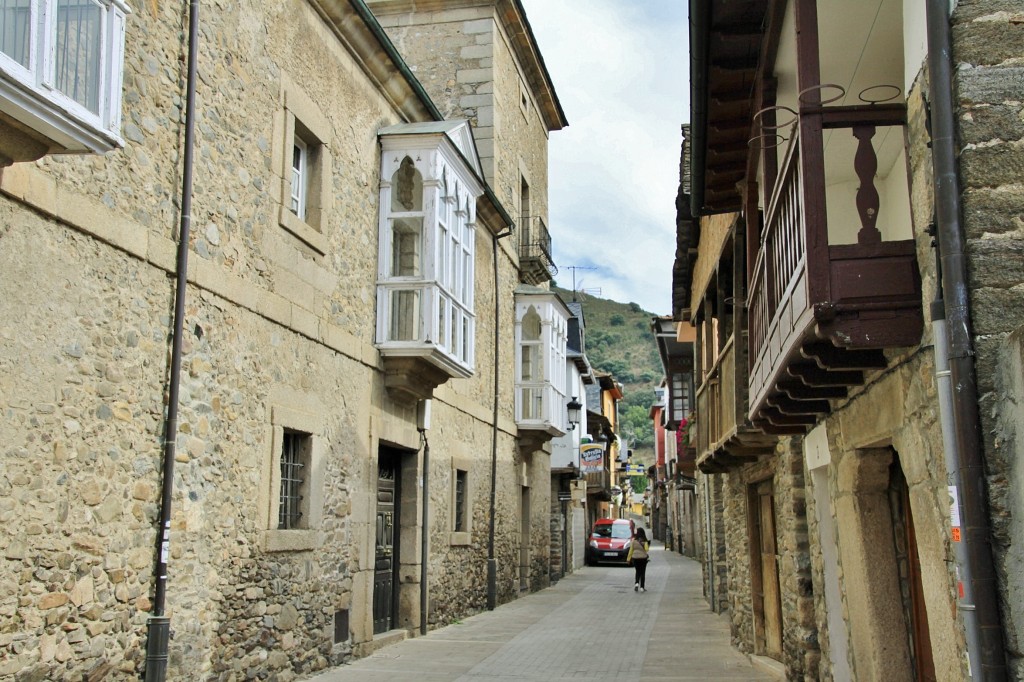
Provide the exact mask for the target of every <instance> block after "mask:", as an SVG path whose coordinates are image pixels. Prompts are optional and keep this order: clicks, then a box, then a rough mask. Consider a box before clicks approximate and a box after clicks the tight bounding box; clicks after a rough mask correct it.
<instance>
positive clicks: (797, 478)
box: [722, 439, 820, 680]
mask: <svg viewBox="0 0 1024 682" xmlns="http://www.w3.org/2000/svg"><path fill="white" fill-rule="evenodd" d="M722 478H723V479H724V490H723V492H724V495H723V497H724V519H725V532H726V546H727V551H728V554H727V561H728V571H729V616H730V621H731V630H732V639H733V644H734V645H735V646H736V647H737V648H739V649H740V650H741V651H744V652H747V653H752V654H764V653H765V652H764V651H761V650H758V645H757V643H756V641H755V639H756V638H755V622H754V605H753V594H752V590H751V584H752V582H751V581H752V577H751V561H753V558H752V556H753V555H752V554H751V552H752V548H751V546H750V539H751V529H750V509H749V491H750V486H752V485H754V484H756V483H758V482H760V481H766V480H771V481H772V490H773V495H774V510H775V543H776V554H777V556H778V559H777V561H776V564H777V570H778V580H779V595H780V600H781V609H782V611H781V613H782V623H781V627H782V652H781V658H782V662H783V664H784V665H785V666H786V675H787V679H791V680H796V679H803V677H804V675H805V673H806V672H807V671H811V670H815V669H816V668H817V661H818V656H819V655H820V654H819V651H818V646H817V628H816V625H815V623H814V601H813V588H812V581H811V566H810V548H809V539H808V532H807V516H806V502H805V498H804V494H805V490H804V473H803V452H802V449H801V447H800V440H799V439H783V440H782V441H781V442H780V444H779V446H778V447H777V449H776V452H775V455H774V456H773V457H771V458H765V459H763V460H761V461H759V462H757V463H755V464H749V465H746V466H743V467H741V468H739V469H737V470H736V471H734V472H730V473H729V474H726V475H724V476H723V477H722Z"/></svg>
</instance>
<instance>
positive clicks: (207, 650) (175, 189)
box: [0, 1, 549, 680]
mask: <svg viewBox="0 0 1024 682" xmlns="http://www.w3.org/2000/svg"><path fill="white" fill-rule="evenodd" d="M136 10H137V11H136V12H135V13H133V14H132V15H131V16H130V17H129V20H128V26H127V31H128V37H127V41H126V59H125V88H124V99H123V107H124V126H123V134H124V137H125V140H126V145H125V148H124V149H123V150H120V151H115V152H112V153H110V154H107V155H105V156H69V157H47V158H44V159H42V160H40V161H39V162H37V163H32V164H16V165H14V166H11V167H8V168H6V169H4V170H3V172H2V175H0V192H2V195H0V225H3V230H2V231H0V297H2V298H3V300H4V301H5V302H6V303H5V305H4V306H3V307H2V308H0V413H2V414H3V419H2V420H0V440H2V442H3V443H4V446H3V448H2V449H0V521H2V524H0V546H2V547H3V548H4V549H3V551H2V555H0V576H2V578H0V652H2V655H0V661H2V662H0V679H14V676H15V674H18V675H19V677H18V679H22V678H24V679H66V680H78V679H85V678H87V677H88V679H102V678H103V677H104V676H105V675H106V676H110V678H111V679H114V678H117V679H124V678H128V677H132V676H134V675H136V674H137V671H138V670H140V668H141V667H142V665H143V663H144V657H145V651H144V647H145V642H146V622H147V617H148V615H149V614H148V612H149V610H150V609H151V607H152V593H153V580H152V572H153V563H154V548H155V532H154V531H155V524H156V521H157V515H158V507H159V495H160V486H161V474H160V468H161V462H162V456H163V447H162V437H163V429H164V410H165V405H164V391H165V384H166V380H167V371H168V369H167V367H168V364H167V356H168V349H169V342H168V338H169V335H170V324H171V317H172V306H173V279H172V278H171V277H170V276H169V275H170V274H171V273H172V272H173V271H174V269H175V248H176V244H175V237H176V234H177V229H178V216H177V204H178V201H179V199H178V193H179V189H180V184H181V178H180V172H181V171H180V159H181V149H180V145H181V135H182V116H183V112H182V101H183V97H184V93H183V87H184V86H183V74H182V68H183V67H182V64H183V63H184V59H183V55H184V51H185V47H184V45H183V43H182V40H183V35H184V34H185V32H184V31H183V17H182V15H181V12H180V7H175V6H170V5H167V4H165V3H160V4H157V3H154V4H152V6H150V5H145V6H142V7H138V8H136ZM202 21H203V24H202V32H201V40H200V44H201V47H200V55H199V76H200V78H199V83H198V92H197V128H196V131H197V139H196V167H195V196H194V203H193V211H192V217H193V219H192V239H191V252H190V286H189V289H188V298H187V307H186V320H185V331H186V334H185V339H184V344H183V368H184V369H183V375H182V383H181V398H180V403H181V411H180V416H179V419H180V424H179V427H180V428H179V434H178V437H177V439H176V457H175V460H176V461H175V478H174V497H173V517H172V525H171V544H170V569H169V576H170V583H169V585H168V601H167V607H168V615H170V616H171V619H172V620H171V623H172V625H171V627H172V630H173V638H172V640H171V646H170V674H169V678H170V679H218V680H240V679H249V678H252V677H254V676H256V674H257V673H259V674H270V675H273V676H275V677H276V678H277V679H281V680H287V679H293V678H294V677H295V676H296V675H299V674H303V673H308V672H311V671H314V670H319V669H322V668H324V667H325V666H327V665H329V664H332V663H338V662H341V661H342V660H344V659H345V658H346V657H348V656H350V655H352V654H353V652H354V651H360V650H362V651H365V650H367V649H366V647H368V646H371V645H372V641H373V633H372V618H371V606H370V597H371V595H372V584H373V563H374V562H373V559H374V556H373V548H374V524H373V519H374V514H375V494H374V492H375V486H376V478H377V462H376V460H377V453H378V448H379V447H380V446H381V445H386V446H388V447H392V448H398V449H399V450H401V451H402V452H404V453H405V454H404V455H403V467H404V469H403V471H404V473H403V481H404V482H405V483H406V484H407V485H406V486H405V490H404V491H403V494H402V504H403V510H402V511H403V514H404V521H403V524H402V528H401V532H400V543H401V559H402V574H401V584H400V586H399V590H400V593H401V601H402V604H403V607H402V611H401V613H400V617H399V623H398V625H399V626H400V627H403V628H411V627H415V626H416V625H418V619H419V613H418V601H417V599H416V595H417V594H418V591H419V581H420V579H421V576H420V573H419V559H420V557H419V554H418V551H419V550H418V538H419V528H420V527H421V524H422V522H423V520H422V518H421V517H420V516H419V514H420V511H419V510H420V507H421V504H420V503H421V499H422V498H421V493H420V492H419V491H418V490H417V488H416V486H415V485H411V484H412V483H414V482H415V480H416V478H417V476H416V475H415V474H416V470H417V467H418V466H419V465H418V462H419V459H418V457H419V455H418V454H417V450H418V449H419V447H420V439H419V434H417V432H416V428H415V410H412V409H410V408H409V407H407V406H402V405H398V404H395V403H393V402H392V401H391V400H390V398H389V396H388V395H387V393H386V392H385V390H384V388H383V381H382V372H381V365H380V360H379V356H378V354H377V351H376V349H375V348H374V346H373V341H374V324H375V321H376V304H375V288H374V287H375V281H376V268H377V218H378V216H377V200H378V185H379V165H380V156H379V146H378V143H377V136H376V135H377V130H378V129H379V128H381V127H383V126H386V125H390V124H394V123H398V122H400V121H402V120H403V118H402V115H400V114H399V113H398V112H397V111H396V110H395V108H394V101H393V100H394V97H395V93H390V94H389V96H388V97H385V95H384V94H382V93H381V92H380V91H379V89H378V85H377V84H376V83H375V82H373V81H372V80H371V79H370V78H368V77H367V76H366V74H365V73H364V71H363V70H362V68H361V67H360V66H359V65H358V64H357V63H356V61H355V60H354V59H353V58H352V56H351V55H350V54H349V53H348V52H347V51H346V49H345V48H344V47H342V45H341V44H340V43H339V42H338V40H337V37H336V35H335V34H334V33H333V32H332V30H331V29H329V28H328V27H327V26H326V25H325V24H324V21H323V19H322V18H321V17H320V16H319V15H318V14H317V13H316V12H314V11H313V8H312V7H310V6H309V4H308V3H306V2H290V1H289V2H286V1H280V2H272V3H264V4H261V5H259V7H258V8H256V9H255V10H254V9H253V8H252V7H245V8H242V7H240V6H237V7H236V6H234V5H231V6H229V5H224V4H222V5H217V6H211V7H209V8H206V9H204V12H203V19H202ZM299 36H301V40H300V39H299ZM310 67H315V68H310ZM300 100H301V101H302V102H303V103H304V106H307V107H311V108H312V110H313V111H315V112H316V114H315V115H316V116H317V117H318V118H319V119H322V123H323V128H324V129H325V130H326V135H325V137H326V138H327V139H324V140H322V142H323V143H324V144H325V147H326V149H327V150H328V151H329V158H330V165H329V167H328V168H327V169H326V171H325V172H326V173H327V174H328V175H329V178H328V179H329V185H330V187H331V188H333V191H332V192H331V202H330V210H329V211H327V212H326V213H325V215H324V216H323V219H322V221H321V222H320V224H319V225H318V226H317V229H318V232H319V239H317V240H314V241H317V242H318V243H320V240H321V239H322V245H321V246H320V247H317V248H313V247H311V245H310V244H309V243H308V242H306V241H303V239H301V238H299V237H297V236H296V235H295V234H294V233H292V232H290V231H289V230H287V229H284V228H283V226H282V225H281V224H280V221H279V214H280V209H281V203H282V200H283V197H282V189H283V184H282V180H283V179H282V177H281V172H280V170H279V169H280V168H281V165H282V163H283V159H284V158H285V157H284V156H283V149H282V148H284V147H285V145H286V143H287V140H285V139H284V138H285V132H284V131H285V126H284V115H283V112H284V110H285V107H286V106H295V105H296V103H297V102H299V101H300ZM494 248H495V245H494V243H493V242H492V240H491V238H490V237H489V235H488V234H487V232H486V228H484V227H483V226H481V227H480V230H479V232H478V238H477V259H476V271H477V275H478V279H477V292H478V294H477V296H476V312H477V325H478V326H477V336H476V366H477V374H476V376H474V377H473V378H471V379H467V380H459V381H453V382H450V383H449V384H448V385H446V386H443V387H441V388H439V389H438V390H437V391H436V392H435V396H434V397H435V400H434V403H435V404H434V409H433V418H432V427H431V430H430V432H429V438H430V443H431V446H432V453H431V456H432V459H431V462H432V465H431V490H430V494H431V500H430V503H431V510H432V512H431V517H430V542H431V554H430V561H429V569H428V571H429V575H428V580H429V586H430V590H431V605H432V608H433V611H432V612H431V614H430V620H431V622H432V623H447V622H451V621H452V620H455V619H458V618H462V617H465V616H466V615H469V614H471V613H473V612H475V611H477V610H480V609H481V608H483V607H484V604H485V597H486V594H485V592H486V558H487V539H488V525H489V518H490V509H489V499H490V476H491V474H490V461H491V452H492V436H493V428H492V425H491V421H492V413H491V409H492V406H493V404H494V400H495V391H494V376H493V366H494V362H495V360H497V361H498V362H500V363H501V372H500V376H499V386H498V389H499V390H498V397H497V400H498V404H499V406H500V410H499V420H498V422H499V423H498V428H499V434H498V447H497V456H498V460H497V467H498V476H497V485H496V489H497V491H498V494H497V499H496V523H495V528H496V538H495V539H496V542H495V547H496V549H495V552H496V556H497V559H498V561H497V565H498V567H499V578H498V586H499V600H500V601H507V600H509V599H512V598H514V597H515V596H517V595H518V562H519V547H520V537H519V534H520V521H519V519H520V509H519V504H520V497H519V490H520V488H519V486H520V485H521V484H522V482H523V481H524V480H526V481H527V482H528V484H529V485H531V486H532V487H533V489H534V490H536V491H545V492H544V494H541V493H540V492H538V494H537V497H536V498H535V500H534V503H533V505H534V506H533V510H534V512H535V514H536V517H537V518H536V519H534V521H537V520H538V519H543V520H544V522H543V523H540V522H535V523H533V524H532V526H531V527H532V528H533V529H534V531H533V533H532V534H531V537H530V538H529V542H530V543H531V546H532V547H533V548H534V556H537V557H541V559H542V560H541V561H540V563H541V564H542V565H538V566H535V567H533V568H532V576H531V579H530V583H531V585H533V586H535V587H536V586H540V585H542V584H545V580H546V579H547V548H548V545H549V537H548V528H547V523H546V519H547V513H548V506H549V505H548V501H547V495H546V491H547V487H548V481H547V477H546V470H545V469H544V467H543V466H542V462H540V463H537V462H535V463H527V464H526V465H525V467H524V463H523V462H522V460H521V458H520V457H519V455H518V448H517V443H516V438H515V432H516V430H515V424H514V422H512V408H511V406H512V395H513V391H512V380H513V377H512V370H511V368H512V366H513V361H512V358H513V352H514V349H513V348H511V344H510V343H508V342H507V341H505V340H507V339H508V338H510V337H511V334H510V333H508V334H506V335H504V336H501V337H500V338H501V339H502V340H503V342H502V343H501V345H500V347H499V348H498V349H497V350H496V349H495V348H494V344H493V341H492V340H493V339H494V338H495V334H494V324H495V323H494V318H495V306H496V305H497V307H498V324H499V332H500V330H509V332H510V331H511V330H512V328H513V297H512V289H513V288H514V286H515V284H516V282H517V279H518V277H517V271H516V267H515V260H514V255H513V254H511V253H510V252H509V247H508V246H507V245H506V244H504V243H502V244H499V245H498V246H497V248H498V249H499V253H498V269H499V273H498V278H499V280H498V282H497V283H496V282H495V279H494V274H493V265H492V262H493V261H492V257H493V253H494ZM318 249H322V251H321V250H318ZM495 297H497V303H496V301H495ZM282 415H284V416H282ZM282 420H284V421H282ZM288 420H292V421H288ZM295 420H297V421H298V422H301V425H299V424H297V423H296V421H295ZM283 428H301V430H303V431H306V430H308V431H310V432H311V433H312V434H313V438H314V440H315V441H316V446H315V448H316V451H317V453H318V454H317V457H318V459H317V464H316V466H315V467H314V468H315V472H313V473H312V474H311V476H313V480H315V481H316V482H318V483H319V484H320V487H319V490H318V492H317V493H316V494H315V496H317V495H318V496H320V498H322V508H321V509H318V510H315V513H316V515H317V516H318V517H319V520H318V525H317V527H316V528H314V529H313V533H312V534H311V540H310V542H309V544H308V546H305V545H304V546H302V547H287V548H281V549H274V547H273V546H272V545H273V539H272V538H273V532H272V531H273V529H274V528H275V527H276V526H275V525H273V522H272V521H271V519H269V518H268V517H269V513H270V512H269V510H270V507H271V505H270V500H269V495H270V493H269V491H270V481H271V479H272V478H273V467H274V464H273V462H274V452H273V448H274V433H275V431H280V430H281V429H283ZM455 460H459V461H468V462H469V465H468V467H469V475H470V479H471V483H470V486H471V490H472V496H471V498H472V499H471V506H472V519H473V520H472V532H471V539H470V541H469V542H468V543H466V544H460V543H454V542H453V540H452V534H451V532H450V531H451V527H450V526H449V525H448V524H449V523H450V522H451V519H450V515H449V510H450V507H451V486H452V478H451V477H452V470H453V463H454V462H455ZM524 471H525V473H524ZM338 612H342V613H344V612H347V613H348V614H350V617H351V627H350V632H349V633H344V636H343V637H341V639H340V640H339V641H337V642H336V641H335V640H334V637H333V635H334V624H335V621H334V619H335V617H336V613H338Z"/></svg>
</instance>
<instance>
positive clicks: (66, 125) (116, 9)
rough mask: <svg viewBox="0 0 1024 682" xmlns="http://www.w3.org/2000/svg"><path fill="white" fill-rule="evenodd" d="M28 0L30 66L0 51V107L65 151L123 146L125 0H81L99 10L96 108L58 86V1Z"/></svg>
mask: <svg viewBox="0 0 1024 682" xmlns="http://www.w3.org/2000/svg"><path fill="white" fill-rule="evenodd" d="M59 1H60V0H28V3H29V7H28V9H29V19H28V24H29V27H30V45H29V54H28V64H27V65H23V64H21V63H20V62H18V61H16V60H15V59H14V58H12V57H11V56H9V55H7V54H5V53H2V52H0V111H3V113H5V114H8V115H9V116H11V117H12V118H15V119H17V120H18V121H20V122H21V123H23V124H25V125H26V126H28V127H29V128H31V129H33V130H35V131H36V132H38V133H40V134H42V135H43V136H44V137H46V138H47V139H49V140H52V141H53V142H54V143H56V145H57V146H59V147H60V148H62V150H63V151H65V152H94V153H103V152H107V151H110V150H111V149H114V148H115V147H121V146H124V140H122V139H121V134H120V131H121V87H122V73H123V71H124V39H125V23H126V18H127V15H128V14H130V13H131V10H130V9H129V7H128V5H127V4H125V3H124V2H123V0H80V1H81V2H82V3H84V4H89V5H93V6H95V7H96V8H98V9H99V11H100V13H101V14H100V20H99V29H100V36H99V42H100V49H99V54H98V56H97V58H98V60H99V63H98V64H97V79H98V80H97V83H96V87H97V91H98V95H97V110H96V111H92V110H90V109H89V108H88V107H86V106H85V105H83V104H81V103H79V102H77V101H76V100H74V99H73V98H72V97H70V96H69V95H68V94H67V93H64V92H61V91H60V90H59V89H58V88H57V84H56V63H57V59H56V50H57V45H56V36H57V5H58V2H59Z"/></svg>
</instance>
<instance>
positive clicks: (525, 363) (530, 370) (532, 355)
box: [520, 343, 544, 382]
mask: <svg viewBox="0 0 1024 682" xmlns="http://www.w3.org/2000/svg"><path fill="white" fill-rule="evenodd" d="M520 353H521V358H522V367H523V376H522V380H523V381H531V382H532V381H544V360H543V356H542V354H541V352H540V344H536V343H530V344H523V346H522V349H521V350H520Z"/></svg>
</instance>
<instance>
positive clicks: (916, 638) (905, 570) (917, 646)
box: [889, 457, 936, 682]
mask: <svg viewBox="0 0 1024 682" xmlns="http://www.w3.org/2000/svg"><path fill="white" fill-rule="evenodd" d="M889 495H890V497H889V500H890V505H891V507H892V511H893V532H894V533H895V534H896V535H897V537H896V543H895V546H896V561H897V562H898V564H899V571H900V576H901V577H902V578H903V581H904V590H903V595H904V599H905V600H906V602H907V603H906V604H905V611H906V612H907V614H908V616H909V620H910V639H911V641H910V645H911V650H912V651H913V654H914V679H915V682H935V680H936V677H935V661H934V659H933V657H932V644H931V633H930V632H929V629H928V611H927V610H926V608H925V603H924V585H923V583H922V581H921V560H920V557H919V556H918V554H917V537H916V535H915V533H914V515H913V514H912V513H911V511H910V489H909V488H908V487H907V479H906V478H905V477H904V475H903V469H902V467H901V466H900V464H899V459H897V458H896V457H894V458H893V464H892V466H891V468H890V473H889Z"/></svg>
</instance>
